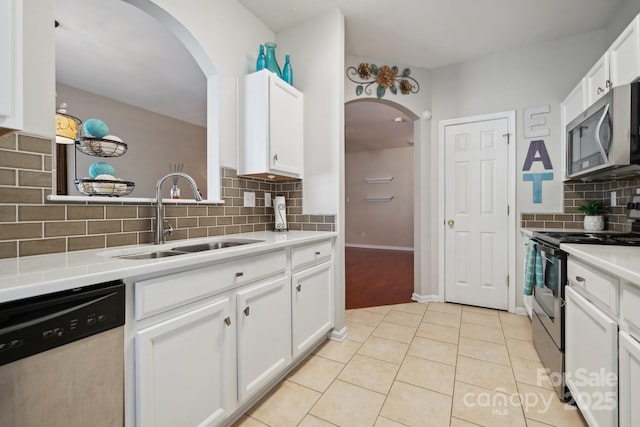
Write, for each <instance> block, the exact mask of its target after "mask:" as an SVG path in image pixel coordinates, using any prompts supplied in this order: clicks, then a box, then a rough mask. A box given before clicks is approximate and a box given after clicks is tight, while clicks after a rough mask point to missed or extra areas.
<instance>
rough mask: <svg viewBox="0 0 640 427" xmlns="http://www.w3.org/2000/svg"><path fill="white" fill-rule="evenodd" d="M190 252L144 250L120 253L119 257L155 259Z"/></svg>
mask: <svg viewBox="0 0 640 427" xmlns="http://www.w3.org/2000/svg"><path fill="white" fill-rule="evenodd" d="M187 253H188V252H181V251H174V250H165V251H154V252H143V253H140V254H132V255H120V256H118V257H117V258H121V259H154V258H166V257H169V256H176V255H184V254H187Z"/></svg>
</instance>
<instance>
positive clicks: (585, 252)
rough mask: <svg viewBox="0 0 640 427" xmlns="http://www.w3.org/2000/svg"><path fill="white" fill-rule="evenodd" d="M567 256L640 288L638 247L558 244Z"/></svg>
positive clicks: (639, 254) (639, 250) (639, 251)
mask: <svg viewBox="0 0 640 427" xmlns="http://www.w3.org/2000/svg"><path fill="white" fill-rule="evenodd" d="M560 249H562V250H563V251H565V252H567V253H568V254H569V256H575V257H577V258H579V259H581V260H582V261H584V262H587V263H589V264H592V265H594V266H595V267H598V268H600V269H601V270H604V271H608V272H609V273H611V274H613V275H616V276H618V277H620V278H622V279H624V280H627V281H629V282H632V283H634V284H636V285H638V286H640V247H638V246H616V245H584V244H564V243H563V244H560Z"/></svg>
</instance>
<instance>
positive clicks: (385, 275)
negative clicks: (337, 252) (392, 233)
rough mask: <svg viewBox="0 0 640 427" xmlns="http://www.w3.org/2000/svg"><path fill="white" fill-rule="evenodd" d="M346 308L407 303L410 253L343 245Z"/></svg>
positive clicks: (410, 280)
mask: <svg viewBox="0 0 640 427" xmlns="http://www.w3.org/2000/svg"><path fill="white" fill-rule="evenodd" d="M345 270H346V285H345V288H346V289H345V299H346V308H347V309H353V308H362V307H374V306H379V305H389V304H400V303H405V302H411V295H412V294H413V252H410V251H388V250H381V249H363V248H351V247H347V248H345Z"/></svg>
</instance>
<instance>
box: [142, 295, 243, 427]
mask: <svg viewBox="0 0 640 427" xmlns="http://www.w3.org/2000/svg"><path fill="white" fill-rule="evenodd" d="M231 310H232V305H231V299H230V298H229V297H222V298H219V299H216V300H214V301H212V302H210V303H208V304H206V305H203V306H201V307H199V308H196V309H194V310H192V311H189V312H186V313H183V314H181V315H178V316H176V317H173V318H170V319H168V320H165V321H162V322H160V323H157V324H155V325H152V326H149V327H147V328H144V329H142V330H140V331H138V332H137V333H136V361H135V362H136V406H137V422H136V425H137V426H139V427H143V426H154V427H162V426H167V427H172V426H212V425H216V424H218V423H219V422H220V421H221V420H222V419H224V418H226V417H227V415H229V413H230V410H232V409H233V407H234V406H235V405H234V401H235V398H234V396H233V392H232V389H233V382H235V372H234V367H235V348H234V345H235V341H234V331H233V327H232V326H233V325H232V324H231V322H230V319H231V316H232V314H231Z"/></svg>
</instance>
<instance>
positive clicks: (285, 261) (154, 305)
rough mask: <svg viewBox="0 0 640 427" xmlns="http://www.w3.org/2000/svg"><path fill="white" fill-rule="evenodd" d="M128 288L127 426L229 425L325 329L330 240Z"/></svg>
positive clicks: (329, 315)
mask: <svg viewBox="0 0 640 427" xmlns="http://www.w3.org/2000/svg"><path fill="white" fill-rule="evenodd" d="M291 271H293V272H294V273H295V274H293V275H291V274H290V272H291ZM134 282H135V284H134V292H135V295H134V304H133V307H134V313H133V318H134V319H136V323H135V327H134V340H135V352H134V353H135V355H134V357H133V358H134V364H135V368H134V371H135V375H134V376H135V408H136V410H135V413H136V416H135V419H136V424H135V425H136V427H163V426H167V427H170V426H180V427H183V426H184V427H195V426H198V427H201V426H207V427H210V426H218V425H222V424H226V423H229V422H231V420H232V419H234V417H236V416H237V415H238V413H240V412H242V411H243V410H246V409H247V407H248V406H249V405H250V404H251V402H252V401H253V400H252V398H253V399H254V400H255V399H257V394H258V393H264V392H265V391H266V389H267V387H268V386H269V385H270V384H273V383H275V381H276V380H277V379H279V378H280V377H282V376H283V375H284V374H285V373H286V371H287V369H288V368H290V367H291V366H293V364H292V363H293V359H294V358H297V357H302V356H303V355H304V354H305V353H306V352H308V351H310V350H311V349H312V347H313V345H315V344H318V342H319V341H320V340H321V338H322V337H323V336H324V335H325V334H326V333H327V332H328V331H329V329H331V327H332V326H333V243H332V240H330V239H329V240H326V241H320V242H317V243H313V244H310V245H304V246H300V247H297V248H294V249H292V252H291V256H288V253H287V251H286V250H285V249H280V250H277V251H273V252H268V253H264V254H261V255H254V256H247V257H243V258H235V259H233V260H231V261H227V262H216V263H212V264H209V265H205V266H199V267H198V268H194V269H192V270H186V271H180V272H174V273H171V274H166V275H164V276H158V277H153V278H147V277H145V278H141V279H140V280H135V281H134ZM292 289H293V292H295V295H292ZM292 310H293V322H292ZM292 337H293V338H292ZM243 405H244V406H243Z"/></svg>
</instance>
